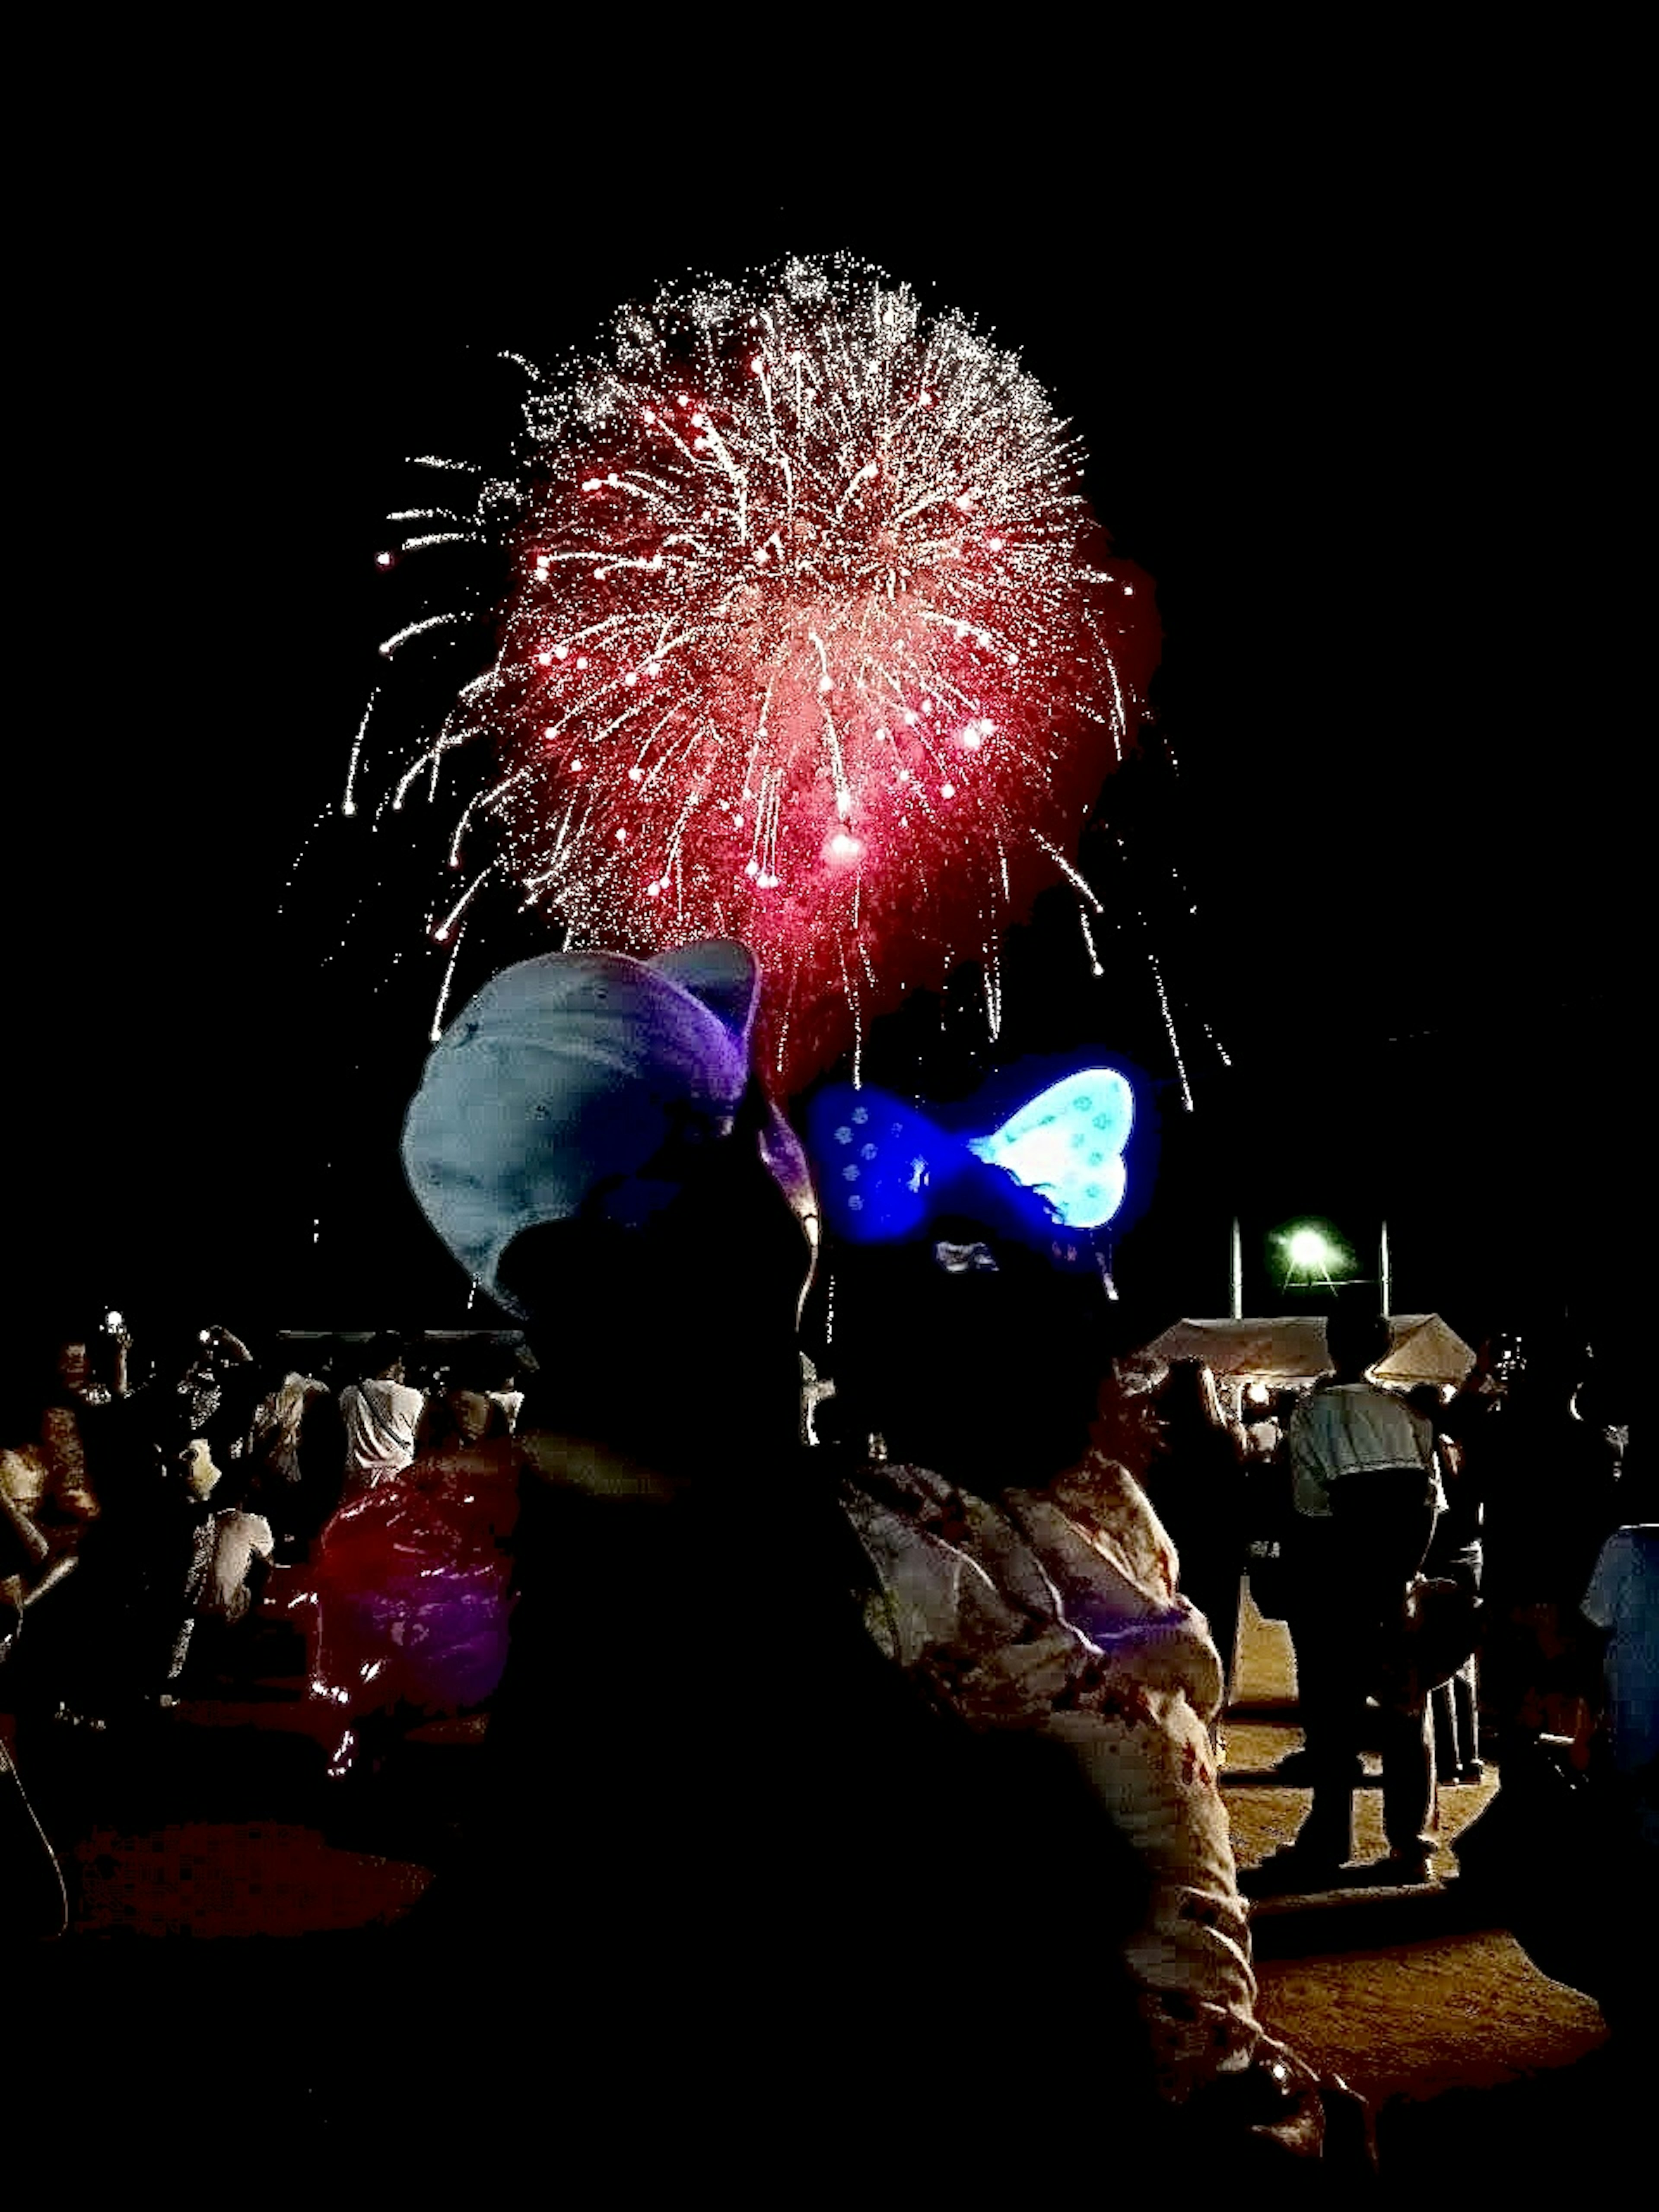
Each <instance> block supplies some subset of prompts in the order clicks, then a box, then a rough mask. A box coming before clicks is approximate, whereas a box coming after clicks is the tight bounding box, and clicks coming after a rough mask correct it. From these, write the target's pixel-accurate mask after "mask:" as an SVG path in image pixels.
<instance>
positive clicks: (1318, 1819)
mask: <svg viewBox="0 0 1659 2212" xmlns="http://www.w3.org/2000/svg"><path fill="white" fill-rule="evenodd" d="M1325 1335H1326V1344H1327V1347H1328V1352H1329V1355H1330V1359H1331V1368H1332V1371H1331V1372H1330V1373H1329V1374H1328V1375H1327V1376H1323V1377H1322V1379H1321V1381H1320V1382H1319V1383H1317V1384H1316V1386H1315V1388H1314V1389H1312V1390H1311V1391H1310V1393H1309V1394H1308V1395H1307V1396H1306V1397H1305V1398H1304V1400H1303V1401H1302V1402H1301V1404H1300V1405H1299V1406H1298V1407H1297V1410H1296V1412H1295V1413H1293V1414H1292V1415H1291V1422H1290V1429H1289V1434H1288V1437H1287V1439H1286V1443H1287V1449H1288V1450H1289V1454H1290V1459H1291V1478H1292V1485H1293V1492H1292V1505H1293V1508H1294V1514H1293V1520H1292V1524H1291V1542H1292V1547H1293V1552H1292V1559H1291V1578H1292V1588H1293V1593H1294V1595H1293V1597H1292V1601H1291V1607H1292V1612H1291V1626H1292V1633H1293V1636H1294V1638H1295V1644H1296V1660H1297V1697H1298V1699H1299V1702H1300V1705H1301V1709H1302V1720H1303V1727H1304V1730H1305V1732H1306V1735H1307V1740H1308V1743H1307V1748H1308V1766H1309V1770H1310V1775H1311V1778H1312V1781H1313V1805H1312V1808H1311V1809H1310V1812H1309V1814H1308V1817H1307V1820H1305V1822H1304V1825H1303V1826H1302V1828H1301V1830H1300V1832H1298V1833H1297V1836H1296V1838H1295V1839H1294V1840H1293V1841H1292V1842H1291V1844H1288V1845H1287V1846H1286V1847H1285V1850H1282V1851H1279V1852H1275V1853H1274V1854H1273V1856H1272V1857H1270V1858H1269V1859H1268V1860H1267V1862H1266V1863H1264V1865H1263V1866H1262V1868H1261V1869H1258V1872H1257V1876H1256V1881H1257V1883H1258V1884H1259V1885H1260V1886H1261V1887H1276V1886H1279V1884H1280V1883H1293V1884H1297V1885H1309V1886H1318V1885H1323V1884H1328V1883H1329V1882H1330V1881H1334V1880H1335V1879H1336V1878H1337V1877H1338V1875H1339V1874H1340V1869H1342V1868H1343V1867H1344V1866H1345V1865H1346V1863H1347V1862H1348V1861H1349V1860H1350V1859H1351V1858H1352V1856H1353V1791H1354V1789H1355V1786H1356V1785H1357V1784H1358V1782H1359V1780H1360V1778H1361V1775H1362V1771H1363V1769H1362V1764H1361V1759H1360V1746H1361V1741H1362V1738H1363V1733H1364V1724H1365V1700H1366V1697H1367V1694H1368V1692H1371V1691H1372V1690H1373V1689H1378V1690H1380V1688H1381V1686H1382V1678H1383V1673H1384V1671H1385V1669H1386V1668H1387V1666H1388V1662H1389V1657H1390V1656H1391V1650H1392V1649H1393V1648H1396V1647H1397V1644H1398V1642H1399V1640H1400V1639H1401V1638H1402V1637H1403V1633H1404V1628H1405V1619H1406V1600H1407V1591H1408V1589H1409V1588H1410V1585H1411V1583H1412V1581H1413V1577H1415V1576H1416V1574H1417V1572H1418V1571H1419V1568H1420V1567H1421V1566H1422V1564H1423V1560H1424V1558H1425V1554H1426V1553H1427V1551H1428V1548H1429V1541H1430V1538H1431V1535H1432V1534H1433V1532H1434V1524H1435V1516H1436V1514H1437V1510H1438V1507H1439V1504H1440V1502H1441V1493H1440V1487H1439V1478H1438V1474H1437V1469H1436V1465H1435V1455H1434V1434H1433V1431H1432V1430H1431V1427H1430V1425H1429V1424H1428V1423H1427V1422H1426V1421H1425V1419H1423V1417H1422V1415H1421V1414H1420V1413H1414V1412H1413V1410H1412V1408H1411V1407H1409V1406H1407V1405H1406V1404H1405V1403H1404V1402H1403V1401H1402V1400H1401V1399H1399V1398H1396V1397H1395V1396H1394V1395H1392V1394H1391V1393H1390V1392H1389V1391H1387V1390H1383V1389H1379V1388H1378V1387H1377V1385H1376V1383H1373V1382H1372V1381H1371V1380H1370V1372H1369V1370H1370V1369H1371V1368H1372V1367H1374V1366H1375V1365H1376V1363H1377V1361H1378V1360H1380V1359H1382V1358H1384V1357H1385V1356H1386V1354H1387V1352H1388V1349H1389V1324H1388V1322H1387V1320H1386V1319H1385V1318H1384V1317H1383V1316H1382V1315H1379V1314H1367V1313H1364V1312H1362V1311H1359V1310H1349V1309H1347V1308H1345V1307H1341V1306H1339V1307H1338V1308H1337V1309H1336V1310H1335V1311H1334V1312H1333V1313H1332V1315H1331V1316H1330V1317H1329V1319H1328V1321H1327V1322H1326V1325H1325ZM1382 1729H1383V1832H1384V1835H1385V1836H1386V1838H1387V1841H1388V1845H1389V1850H1388V1855H1387V1857H1386V1858H1385V1859H1384V1860H1383V1862H1382V1863H1381V1866H1380V1868H1379V1872H1380V1873H1382V1874H1383V1875H1385V1876H1386V1877H1388V1878H1391V1879H1393V1880H1395V1881H1402V1882H1413V1881H1425V1880H1426V1879H1427V1878H1428V1874H1429V1868H1430V1863H1431V1858H1432V1857H1433V1852H1434V1848H1435V1826H1436V1814H1435V1790H1434V1759H1433V1753H1432V1751H1431V1746H1430V1739H1429V1717H1428V1706H1427V1701H1426V1699H1424V1698H1421V1697H1411V1698H1409V1699H1405V1698H1402V1699H1400V1700H1399V1701H1390V1702H1385V1703H1384V1705H1383V1714H1382Z"/></svg>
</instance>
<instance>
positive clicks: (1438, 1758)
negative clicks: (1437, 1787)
mask: <svg viewBox="0 0 1659 2212" xmlns="http://www.w3.org/2000/svg"><path fill="white" fill-rule="evenodd" d="M1450 1395H1451V1394H1450V1393H1449V1391H1446V1390H1443V1389H1442V1388H1441V1386H1440V1385H1439V1384H1438V1383H1417V1384H1416V1385H1415V1386H1414V1387H1413V1389H1410V1390H1408V1391H1407V1394H1406V1402H1407V1405H1408V1406H1410V1407H1412V1408H1413V1411H1414V1412H1416V1413H1420V1414H1421V1415H1422V1416H1423V1419H1425V1421H1427V1422H1428V1424H1429V1425H1430V1426H1431V1429H1432V1430H1433V1431H1434V1432H1435V1433H1434V1449H1435V1457H1436V1460H1437V1463H1438V1466H1439V1468H1440V1483H1441V1488H1442V1491H1443V1494H1444V1497H1445V1500H1446V1504H1445V1510H1444V1511H1443V1513H1442V1514H1441V1515H1440V1516H1439V1518H1438V1520H1437V1522H1435V1528H1434V1541H1432V1543H1431V1545H1430V1547H1429V1555H1428V1557H1427V1559H1425V1561H1424V1563H1423V1571H1424V1572H1425V1574H1427V1575H1430V1576H1431V1577H1436V1578H1437V1579H1443V1580H1445V1581H1448V1582H1451V1583H1455V1584H1456V1586H1457V1588H1458V1589H1460V1590H1461V1591H1462V1593H1463V1594H1464V1595H1465V1596H1467V1597H1468V1598H1469V1599H1471V1600H1476V1599H1478V1598H1479V1597H1480V1577H1481V1568H1482V1564H1483V1547H1482V1544H1481V1518H1482V1509H1481V1504H1480V1492H1479V1491H1478V1490H1477V1488H1476V1487H1475V1485H1474V1480H1472V1478H1471V1477H1470V1474H1469V1471H1468V1462H1467V1460H1466V1458H1465V1456H1464V1452H1463V1448H1462V1445H1461V1444H1460V1443H1458V1442H1457V1439H1456V1438H1455V1437H1453V1436H1451V1435H1449V1433H1448V1432H1447V1431H1446V1430H1445V1428H1444V1426H1443V1422H1444V1417H1445V1413H1446V1405H1447V1401H1448V1399H1449V1396H1450ZM1477 1664H1478V1662H1477V1660H1476V1656H1475V1654H1474V1652H1471V1653H1470V1654H1469V1656H1468V1658H1467V1659H1466V1660H1465V1661H1464V1662H1463V1663H1462V1666H1461V1667H1459V1668H1458V1669H1457V1671H1456V1673H1455V1674H1454V1675H1453V1676H1452V1678H1451V1680H1449V1682H1442V1683H1441V1684H1440V1685H1439V1686H1438V1687H1437V1689H1435V1690H1434V1691H1433V1692H1431V1695H1430V1699H1429V1711H1430V1716H1431V1727H1432V1730H1433V1736H1434V1771H1435V1778H1436V1779H1437V1781H1439V1782H1479V1781H1480V1780H1481V1779H1482V1778H1483V1777H1484V1775H1485V1773H1486V1766H1485V1764H1484V1762H1483V1761H1482V1759H1481V1757H1480V1686H1479V1678H1478V1675H1477V1671H1476V1669H1477Z"/></svg>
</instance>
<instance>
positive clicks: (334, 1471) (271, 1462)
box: [248, 1353, 345, 1557]
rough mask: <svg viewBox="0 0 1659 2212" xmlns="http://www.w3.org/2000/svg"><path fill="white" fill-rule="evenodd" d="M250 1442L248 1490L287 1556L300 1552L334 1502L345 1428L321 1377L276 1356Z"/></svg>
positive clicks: (265, 1377) (268, 1369) (266, 1372)
mask: <svg viewBox="0 0 1659 2212" xmlns="http://www.w3.org/2000/svg"><path fill="white" fill-rule="evenodd" d="M261 1379H262V1381H263V1382H264V1384H265V1386H266V1387H265V1390H264V1395H263V1396H262V1397H261V1398H260V1399H259V1401H258V1404H257V1405H256V1406H255V1407H254V1411H253V1419H252V1426H251V1432H250V1436H249V1440H248V1468H249V1493H250V1496H251V1497H252V1498H254V1499H255V1500H256V1501H257V1502H258V1504H259V1506H260V1507H261V1509H262V1510H264V1512H265V1513H266V1514H267V1515H268V1516H269V1517H270V1522H271V1524H272V1526H273V1528H275V1530H276V1541H277V1543H278V1545H279V1547H281V1549H282V1551H283V1555H284V1557H292V1556H294V1555H295V1554H297V1553H300V1552H301V1551H303V1549H304V1547H305V1546H306V1545H307V1543H308V1542H309V1541H310V1539H311V1538H312V1537H313V1536H314V1535H315V1534H316V1533H317V1531H318V1529H319V1528H321V1526H322V1524H323V1522H325V1520H326V1519H327V1518H328V1516H329V1514H330V1513H331V1512H332V1510H333V1509H334V1507H335V1506H336V1505H337V1504H338V1503H339V1496H340V1483H341V1477H342V1474H343V1468H344V1465H345V1429H344V1420H343V1415H342V1413H341V1412H340V1404H339V1400H338V1399H337V1397H336V1396H335V1394H334V1393H333V1391H332V1390H331V1389H329V1387H328V1385H327V1383H325V1382H323V1381H322V1380H321V1379H320V1377H319V1376H314V1375H309V1374H307V1373H304V1372H302V1371H301V1370H300V1369H298V1368H296V1367H294V1366H292V1365H290V1364H289V1361H288V1360H287V1358H284V1357H283V1356H282V1355H281V1354H280V1353H278V1355H277V1356H276V1358H273V1359H272V1360H271V1361H270V1364H269V1365H268V1366H267V1367H266V1369H265V1370H264V1373H263V1375H262V1377H261Z"/></svg>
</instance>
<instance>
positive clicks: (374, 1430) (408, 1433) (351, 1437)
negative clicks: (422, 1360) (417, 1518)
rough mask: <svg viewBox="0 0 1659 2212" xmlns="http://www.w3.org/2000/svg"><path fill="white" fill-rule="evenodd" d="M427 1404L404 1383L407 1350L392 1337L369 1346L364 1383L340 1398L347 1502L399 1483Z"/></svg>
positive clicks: (350, 1386) (351, 1385) (353, 1385)
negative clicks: (378, 1486)
mask: <svg viewBox="0 0 1659 2212" xmlns="http://www.w3.org/2000/svg"><path fill="white" fill-rule="evenodd" d="M425 1410H426V1400H425V1398H424V1397H423V1396H422V1393H421V1392H420V1391H418V1390H414V1389H410V1387H409V1385H408V1384H407V1383H405V1382H404V1348H403V1346H402V1345H401V1344H400V1343H399V1342H398V1339H397V1338H396V1337H393V1336H385V1335H382V1336H378V1337H376V1338H375V1340H374V1342H373V1344H372V1345H371V1346H369V1348H368V1352H367V1354H366V1355H365V1361H364V1366H363V1371H362V1376H361V1377H360V1379H359V1380H358V1381H357V1382H356V1383H349V1384H348V1385H347V1387H346V1388H345V1389H343V1390H342V1391H341V1393H340V1412H341V1414H342V1416H343V1419H344V1421H345V1432H346V1457H345V1490H346V1495H347V1496H348V1497H350V1496H352V1495H353V1494H354V1493H355V1492H357V1491H360V1490H372V1489H374V1486H376V1484H378V1483H382V1482H391V1481H394V1480H396V1479H397V1477H398V1475H400V1474H402V1473H403V1471H404V1468H406V1467H407V1466H408V1465H409V1463H410V1461H411V1460H412V1459H413V1458H414V1456H415V1453H416V1448H417V1446H418V1443H419V1441H420V1427H421V1418H422V1414H423V1413H424V1412H425Z"/></svg>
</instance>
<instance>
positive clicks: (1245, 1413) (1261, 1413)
mask: <svg viewBox="0 0 1659 2212" xmlns="http://www.w3.org/2000/svg"><path fill="white" fill-rule="evenodd" d="M1238 1418H1239V1419H1240V1420H1241V1421H1243V1424H1244V1425H1245V1427H1246V1428H1247V1429H1254V1428H1257V1427H1259V1426H1260V1425H1261V1423H1262V1422H1263V1421H1270V1420H1272V1419H1273V1400H1272V1398H1271V1397H1270V1396H1269V1395H1268V1392H1267V1384H1266V1383H1246V1384H1245V1385H1244V1388H1243V1390H1241V1391H1240V1393H1239V1397H1238Z"/></svg>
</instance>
